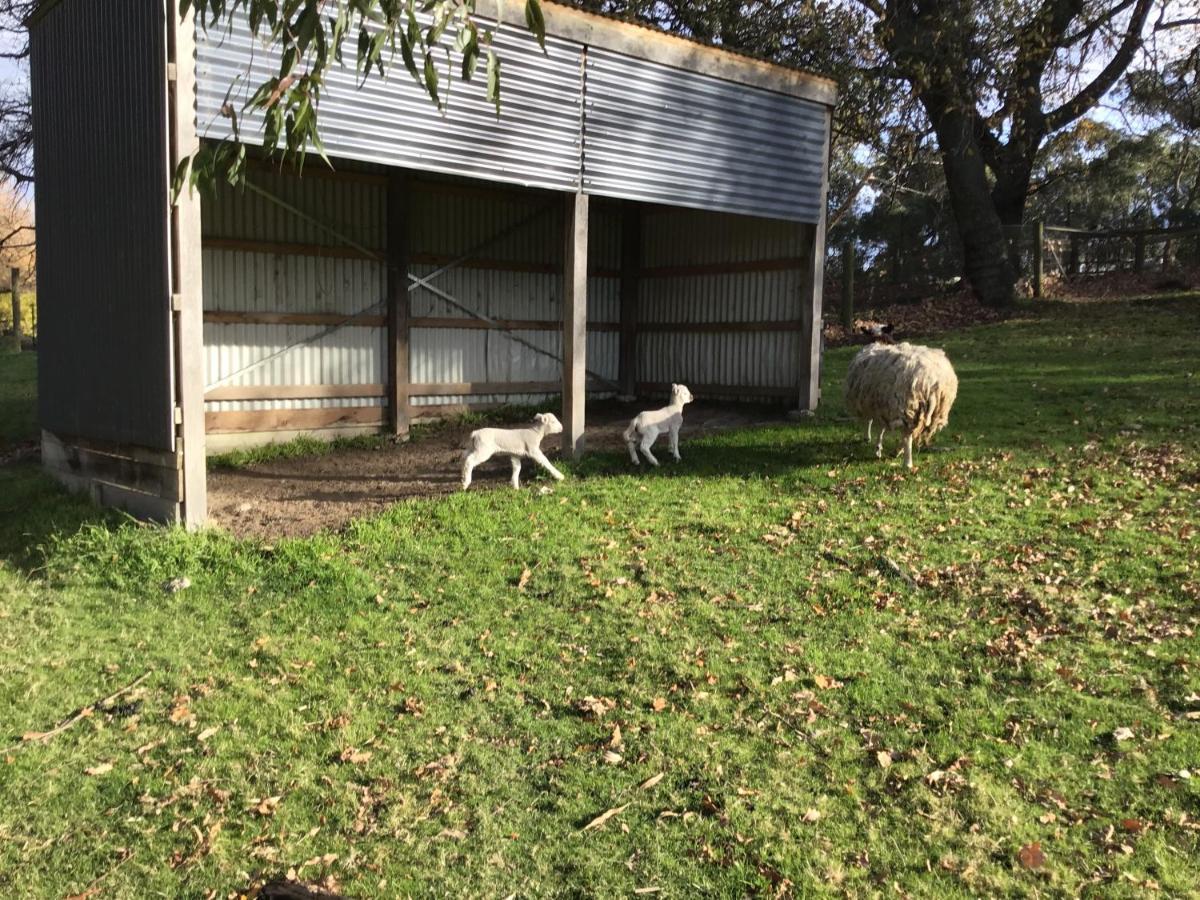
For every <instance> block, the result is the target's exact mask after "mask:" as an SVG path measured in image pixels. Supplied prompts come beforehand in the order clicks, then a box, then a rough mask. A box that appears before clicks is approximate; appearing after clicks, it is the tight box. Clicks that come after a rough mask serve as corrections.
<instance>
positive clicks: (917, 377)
mask: <svg viewBox="0 0 1200 900" xmlns="http://www.w3.org/2000/svg"><path fill="white" fill-rule="evenodd" d="M956 396H958V376H957V375H955V374H954V367H953V366H951V365H950V360H949V359H947V358H946V354H945V352H943V351H942V350H937V349H934V348H932V347H921V346H918V345H916V344H882V343H876V344H871V345H870V346H868V347H864V348H863V349H862V350H860V351H859V352H858V354H857V355H856V356H855V357H854V359H853V360H851V362H850V369H849V371H848V372H847V373H846V407H847V409H849V410H850V413H851V414H852V415H853V416H854V417H855V418H857V419H858V420H860V421H865V422H866V423H867V440H870V439H871V425H872V423H875V424H878V425H879V441H878V443H877V444H876V445H875V455H876V456H877V457H881V456H883V435H884V432H885V431H886V430H888V429H889V428H892V429H897V428H898V429H900V430H901V431H903V432H904V465H905V467H906V468H909V469H911V468H912V464H913V462H912V449H913V441H914V440H915V441H916V443H917V446H921V445H923V444H927V443H929V439H930V438H932V437H933V436H934V435H935V434H937V433H938V432H939V431H941V430H942V429H943V428H945V427H946V422H947V421H948V420H949V418H950V407H952V406H953V405H954V398H955V397H956Z"/></svg>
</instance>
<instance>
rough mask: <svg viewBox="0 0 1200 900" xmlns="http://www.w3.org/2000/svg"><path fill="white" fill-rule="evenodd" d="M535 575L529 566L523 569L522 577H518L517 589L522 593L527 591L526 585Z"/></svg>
mask: <svg viewBox="0 0 1200 900" xmlns="http://www.w3.org/2000/svg"><path fill="white" fill-rule="evenodd" d="M532 577H533V572H531V571H530V570H529V569H528V568H525V569H522V570H521V577H520V578H518V579H517V590H518V591H520V592H521V593H522V594H523V593H525V585H527V584H529V579H530V578H532Z"/></svg>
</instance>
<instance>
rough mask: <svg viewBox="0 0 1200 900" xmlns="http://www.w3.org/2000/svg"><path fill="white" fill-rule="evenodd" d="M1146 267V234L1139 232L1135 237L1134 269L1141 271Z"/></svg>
mask: <svg viewBox="0 0 1200 900" xmlns="http://www.w3.org/2000/svg"><path fill="white" fill-rule="evenodd" d="M1144 268H1146V236H1145V235H1144V234H1139V235H1138V236H1137V237H1135V238H1134V239H1133V271H1135V272H1141V271H1142V269H1144Z"/></svg>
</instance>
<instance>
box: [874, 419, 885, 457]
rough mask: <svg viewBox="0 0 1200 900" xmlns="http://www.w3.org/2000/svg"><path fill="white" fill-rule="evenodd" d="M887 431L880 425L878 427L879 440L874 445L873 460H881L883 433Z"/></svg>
mask: <svg viewBox="0 0 1200 900" xmlns="http://www.w3.org/2000/svg"><path fill="white" fill-rule="evenodd" d="M885 431H887V429H886V428H884V427H883V426H882V425H880V426H879V440H878V441H877V442H876V444H875V458H876V459H883V433H884V432H885Z"/></svg>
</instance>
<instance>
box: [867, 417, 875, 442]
mask: <svg viewBox="0 0 1200 900" xmlns="http://www.w3.org/2000/svg"><path fill="white" fill-rule="evenodd" d="M874 424H875V420H874V419H867V443H868V444H869V443H871V426H872V425H874Z"/></svg>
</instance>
